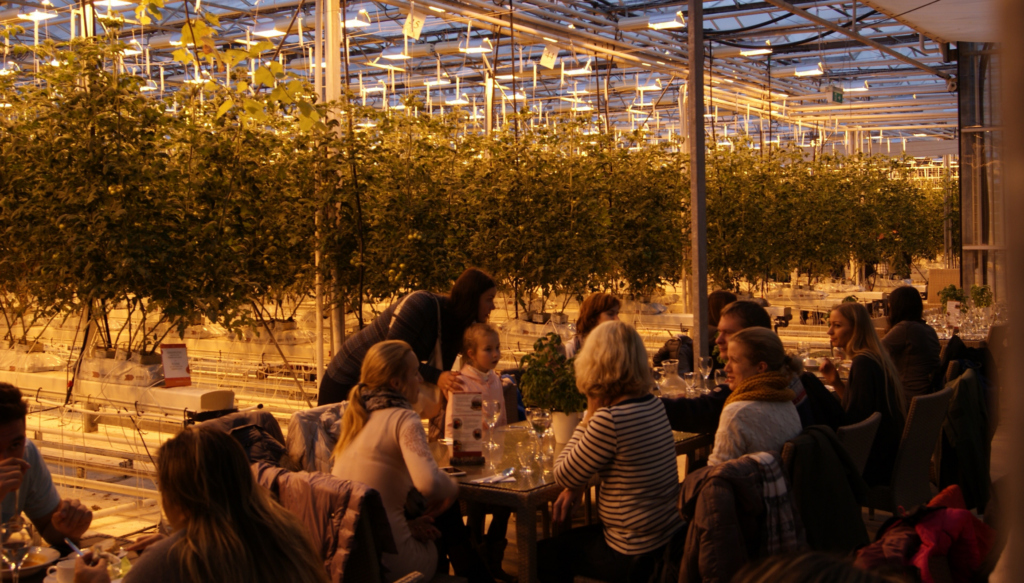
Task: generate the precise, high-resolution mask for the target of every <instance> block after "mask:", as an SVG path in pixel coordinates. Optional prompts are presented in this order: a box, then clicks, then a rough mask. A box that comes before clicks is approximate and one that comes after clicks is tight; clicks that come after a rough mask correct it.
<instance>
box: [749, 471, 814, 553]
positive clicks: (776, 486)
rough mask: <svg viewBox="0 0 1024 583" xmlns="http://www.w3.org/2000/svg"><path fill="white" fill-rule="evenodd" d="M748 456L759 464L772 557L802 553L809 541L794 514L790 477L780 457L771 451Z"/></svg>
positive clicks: (768, 543) (769, 550) (766, 526)
mask: <svg viewBox="0 0 1024 583" xmlns="http://www.w3.org/2000/svg"><path fill="white" fill-rule="evenodd" d="M744 457H748V458H751V459H752V460H754V461H756V462H757V467H758V470H759V471H760V474H761V498H762V500H764V509H765V530H766V531H767V532H766V533H765V534H766V535H767V536H766V537H765V539H764V540H765V544H766V545H767V550H768V553H767V554H768V555H778V554H782V553H792V552H796V551H799V550H802V549H803V547H804V546H805V543H806V540H805V537H804V532H803V528H801V525H800V524H798V523H797V519H796V516H795V515H794V513H793V501H792V499H791V498H790V496H789V488H788V486H787V484H786V476H785V475H784V474H783V473H782V467H781V466H780V465H779V462H778V460H777V459H776V457H775V456H774V455H773V454H771V453H768V452H765V451H762V452H760V453H752V454H748V455H746V456H744Z"/></svg>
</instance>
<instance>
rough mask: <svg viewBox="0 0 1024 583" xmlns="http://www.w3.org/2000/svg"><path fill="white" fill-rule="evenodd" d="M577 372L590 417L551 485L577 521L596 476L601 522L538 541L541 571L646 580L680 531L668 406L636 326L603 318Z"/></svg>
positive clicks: (557, 513)
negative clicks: (658, 393)
mask: <svg viewBox="0 0 1024 583" xmlns="http://www.w3.org/2000/svg"><path fill="white" fill-rule="evenodd" d="M575 366H576V386H577V388H578V389H579V390H580V392H581V393H583V394H584V395H586V397H587V413H586V416H585V417H584V418H583V422H582V423H580V426H579V427H577V429H576V432H575V433H574V434H573V436H572V439H571V440H569V443H568V444H566V446H565V449H563V450H562V453H561V455H559V456H558V460H557V461H556V462H555V480H556V481H557V482H558V483H559V484H561V485H562V486H564V487H565V488H566V489H565V491H564V492H562V494H561V495H560V496H559V497H558V500H557V501H556V502H555V508H554V518H555V521H556V522H563V521H565V520H567V519H571V516H572V507H573V505H574V504H575V503H576V501H578V500H579V498H580V496H581V494H582V493H583V490H584V488H587V487H589V486H588V484H589V482H590V479H591V478H592V477H594V476H595V475H599V476H600V478H601V498H600V501H599V504H598V513H599V515H600V517H601V522H602V523H603V524H600V525H592V526H586V527H582V528H577V529H573V530H570V531H568V532H565V533H563V534H560V535H559V536H557V537H554V538H551V539H548V540H544V541H541V542H540V543H539V544H538V545H537V554H538V571H539V573H538V575H539V578H540V580H541V581H544V582H545V583H548V582H555V581H559V582H560V581H572V580H573V578H574V577H575V576H577V575H583V576H587V577H593V578H596V579H600V580H603V581H646V580H647V577H648V576H649V575H650V573H651V572H652V571H653V569H654V567H655V565H656V563H657V560H658V558H660V557H661V555H662V554H663V551H664V548H665V546H666V545H667V544H668V543H669V541H670V539H671V538H672V536H673V535H674V534H675V533H676V532H677V531H679V529H680V528H681V527H682V521H681V520H680V518H679V514H678V513H677V512H676V496H677V494H678V492H679V483H678V477H677V471H676V461H675V458H676V455H675V447H674V445H673V441H672V429H671V427H669V422H668V417H667V416H666V415H665V407H664V405H662V404H661V401H660V400H659V399H656V398H654V396H652V395H651V388H652V387H653V386H654V379H653V378H652V377H651V369H650V366H649V365H648V363H647V350H646V349H645V348H644V343H643V340H642V339H641V338H640V335H639V334H637V332H636V330H634V329H633V328H632V327H630V326H628V325H626V324H624V323H622V322H618V321H613V322H605V323H603V324H601V325H599V326H598V327H597V328H595V329H594V330H593V332H591V333H590V336H589V337H588V338H587V342H586V344H584V345H583V349H582V350H581V351H580V353H579V354H578V355H577V356H576V363H575Z"/></svg>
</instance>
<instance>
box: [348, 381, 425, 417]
mask: <svg viewBox="0 0 1024 583" xmlns="http://www.w3.org/2000/svg"><path fill="white" fill-rule="evenodd" d="M356 388H358V389H359V394H360V395H361V396H362V397H363V407H365V408H366V412H367V413H372V412H374V411H378V410H380V409H390V408H393V407H397V408H399V409H412V405H410V404H409V400H408V399H406V398H405V397H403V396H402V395H400V394H398V393H396V392H394V391H392V390H390V389H377V390H373V389H371V388H370V386H369V385H364V384H362V383H360V384H358V385H356Z"/></svg>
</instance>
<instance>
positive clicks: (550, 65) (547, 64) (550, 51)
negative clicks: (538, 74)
mask: <svg viewBox="0 0 1024 583" xmlns="http://www.w3.org/2000/svg"><path fill="white" fill-rule="evenodd" d="M556 61H558V47H556V46H555V45H544V54H542V55H541V56H540V66H541V67H544V68H545V69H554V68H555V62H556Z"/></svg>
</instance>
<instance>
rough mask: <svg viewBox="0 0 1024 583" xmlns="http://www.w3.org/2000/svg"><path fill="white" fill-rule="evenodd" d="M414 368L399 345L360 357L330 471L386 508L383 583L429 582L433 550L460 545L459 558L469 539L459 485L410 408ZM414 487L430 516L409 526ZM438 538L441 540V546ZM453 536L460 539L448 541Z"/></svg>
mask: <svg viewBox="0 0 1024 583" xmlns="http://www.w3.org/2000/svg"><path fill="white" fill-rule="evenodd" d="M419 365H420V362H419V359H418V358H417V357H416V353H415V352H413V350H412V348H411V347H410V346H409V345H408V344H406V343H405V342H403V341H401V340H387V341H384V342H380V343H378V344H375V345H373V347H372V348H370V350H369V351H367V353H366V357H365V358H364V359H363V364H362V370H361V372H360V378H359V384H357V385H356V386H354V387H353V388H352V390H351V392H350V393H349V401H348V408H347V409H345V415H344V416H343V417H342V419H341V435H339V437H338V444H337V445H336V446H335V448H334V468H333V470H332V472H331V473H332V474H333V475H335V476H337V477H339V478H341V479H343V480H353V481H357V482H362V483H364V484H366V485H367V486H369V487H371V488H373V489H374V490H377V492H379V493H380V495H381V499H382V501H383V502H384V509H385V510H386V511H387V514H388V521H389V522H390V523H391V534H392V535H394V538H395V545H396V546H397V548H398V553H397V554H391V553H385V554H384V556H383V559H382V561H383V563H384V566H385V567H386V568H387V570H388V572H387V573H386V578H387V580H388V581H394V580H396V579H400V578H402V577H404V576H405V575H408V574H409V573H412V572H413V571H418V572H419V573H422V574H423V575H424V576H425V578H426V580H428V581H429V580H430V579H431V578H432V577H433V576H434V572H435V571H436V569H437V565H438V547H437V544H442V543H446V542H447V543H451V544H452V545H455V544H456V543H458V544H459V546H458V549H461V550H459V551H456V552H463V550H464V547H466V546H467V545H465V544H463V543H468V537H469V534H468V530H467V529H466V525H465V524H464V523H462V521H461V516H459V514H458V512H459V510H458V506H457V505H456V506H454V507H452V506H451V504H452V502H454V500H455V495H456V494H457V493H458V486H457V485H456V484H455V482H453V481H452V479H451V478H450V477H448V475H446V474H445V473H444V472H442V471H441V470H440V469H439V468H438V467H437V463H436V462H435V461H434V458H433V456H432V455H431V454H430V449H429V447H428V446H427V435H426V433H424V431H423V425H422V423H420V418H419V415H417V414H416V412H415V411H413V409H412V405H413V404H415V403H416V400H417V399H418V398H419V392H420V386H421V385H422V383H423V377H421V376H420V366H419ZM413 488H415V489H416V490H418V491H419V493H420V494H422V495H423V496H424V497H425V498H426V500H427V502H428V503H429V504H430V505H431V510H430V511H428V513H427V514H425V515H424V516H422V517H419V518H417V519H415V520H413V521H409V520H407V519H406V516H405V503H406V499H407V498H408V496H409V492H410V491H411V490H412V489H413ZM435 519H436V520H437V527H436V528H435V526H434V524H435V523H434V521H435ZM442 533H444V536H446V537H447V539H446V540H441V536H442ZM453 537H457V538H458V539H459V540H458V541H451V540H448V539H451V538H453ZM448 550H449V551H451V550H452V548H449V549H448ZM452 562H453V563H456V564H455V567H456V571H457V572H459V574H460V575H463V576H469V578H470V580H471V581H479V580H483V581H488V580H490V581H493V580H491V579H489V576H487V575H486V572H487V571H486V567H485V566H484V565H483V562H482V560H481V559H480V558H479V557H476V558H475V561H473V560H472V558H471V557H456V556H452ZM458 563H465V564H466V566H465V567H462V566H461V564H458ZM460 571H461V572H460ZM480 573H483V575H480ZM481 577H482V579H481Z"/></svg>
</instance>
